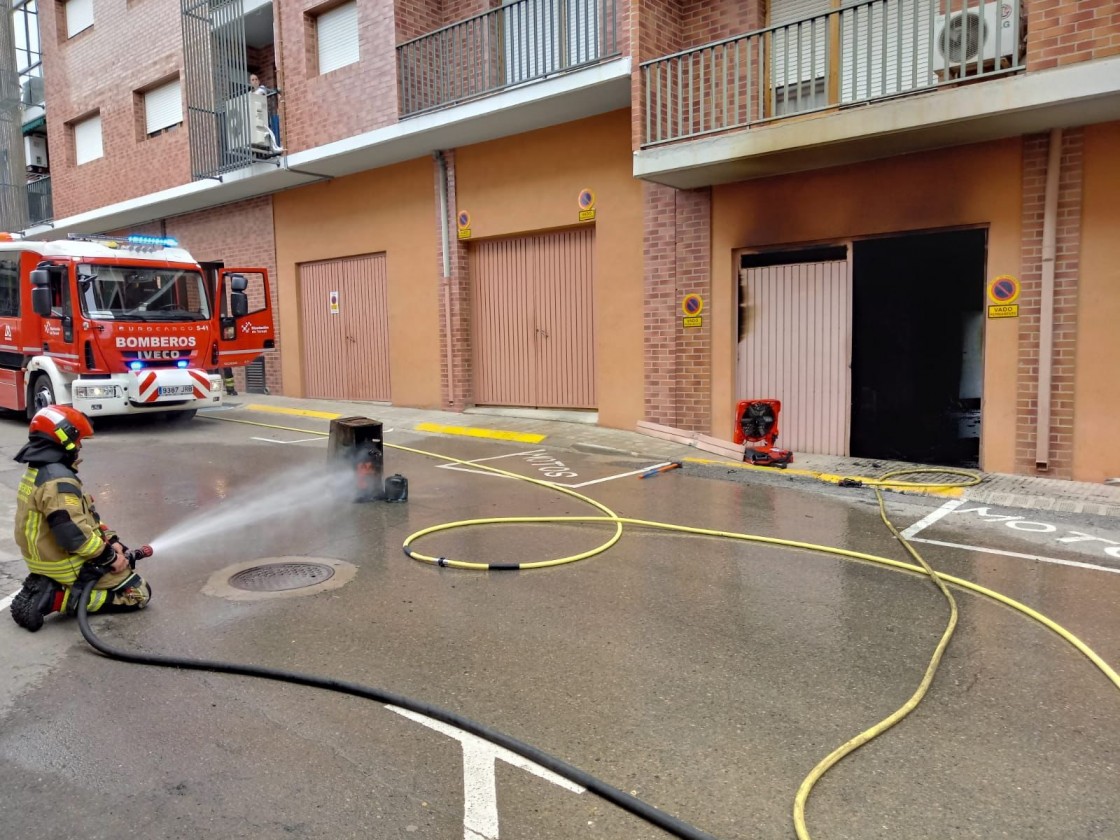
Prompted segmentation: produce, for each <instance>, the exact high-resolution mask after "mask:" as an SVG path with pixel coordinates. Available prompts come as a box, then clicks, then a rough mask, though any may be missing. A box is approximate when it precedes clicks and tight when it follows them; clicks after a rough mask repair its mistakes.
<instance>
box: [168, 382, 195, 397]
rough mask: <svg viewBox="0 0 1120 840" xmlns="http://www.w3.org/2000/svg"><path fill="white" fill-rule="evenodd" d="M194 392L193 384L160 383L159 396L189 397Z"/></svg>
mask: <svg viewBox="0 0 1120 840" xmlns="http://www.w3.org/2000/svg"><path fill="white" fill-rule="evenodd" d="M192 394H194V386H193V385H160V386H159V395H160V396H161V397H189V396H191V395H192Z"/></svg>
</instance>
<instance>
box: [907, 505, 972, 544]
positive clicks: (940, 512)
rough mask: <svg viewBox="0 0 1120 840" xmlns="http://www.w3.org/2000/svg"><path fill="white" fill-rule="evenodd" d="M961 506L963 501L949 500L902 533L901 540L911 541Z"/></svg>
mask: <svg viewBox="0 0 1120 840" xmlns="http://www.w3.org/2000/svg"><path fill="white" fill-rule="evenodd" d="M963 504H964V499H950V500H949V501H947V502H946V503H945V504H943V505H942V506H941V507H939V508H938V509H937V510H935V511H934V512H933V513H931V514H929V515H928V516H926V517H925V518H924V519H919V520H918V521H917V522H915V523H914V524H913V525H911V526H910V527H909V528H907V529H906V530H905V531H903V532H902V538H903V539H906V540H909V539H913V538H914V537H915V536H917V534H919V533H920V532H922V531H924V530H925V529H926V528H928V527H929V526H930V525H932V524H933V523H934V522H936V521H937V520H938V519H941V518H942V517H943V516H948V515H949V514H950V513H952V512H953V511H954V510H956V509H957V508H959V507H960V506H961V505H963Z"/></svg>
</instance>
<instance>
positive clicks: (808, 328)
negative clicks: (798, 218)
mask: <svg viewBox="0 0 1120 840" xmlns="http://www.w3.org/2000/svg"><path fill="white" fill-rule="evenodd" d="M739 294H740V295H741V296H742V297H741V298H740V300H741V301H742V302H743V303H744V304H745V305H746V309H747V316H746V325H745V329H744V331H743V338H742V340H741V341H740V342H739V359H738V370H739V381H738V388H737V391H738V399H740V400H747V399H779V400H781V401H782V411H781V416H780V418H779V423H778V425H779V428H780V435H781V437H780V439H779V440H778V446H780V447H782V448H783V449H792V450H794V451H795V452H810V453H817V454H819V455H847V454H848V434H849V418H850V416H851V371H850V364H851V356H852V337H851V323H852V275H851V271H850V270H849V265H848V263H847V262H846V261H843V260H835V261H828V262H815V263H800V264H797V265H775V266H766V267H762V268H744V269H743V270H742V271H741V272H740V278H739Z"/></svg>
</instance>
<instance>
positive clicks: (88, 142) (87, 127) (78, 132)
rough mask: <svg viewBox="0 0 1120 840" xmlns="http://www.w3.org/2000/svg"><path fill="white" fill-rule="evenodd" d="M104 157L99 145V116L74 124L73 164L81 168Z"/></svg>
mask: <svg viewBox="0 0 1120 840" xmlns="http://www.w3.org/2000/svg"><path fill="white" fill-rule="evenodd" d="M104 156H105V150H104V148H102V145H101V115H100V114H95V115H94V116H92V117H90V118H89V119H85V120H82V121H81V122H77V123H74V162H75V163H76V164H78V166H81V165H82V164H83V163H89V162H90V161H91V160H97V159H98V158H99V157H104Z"/></svg>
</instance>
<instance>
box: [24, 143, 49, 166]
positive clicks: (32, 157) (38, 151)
mask: <svg viewBox="0 0 1120 840" xmlns="http://www.w3.org/2000/svg"><path fill="white" fill-rule="evenodd" d="M23 159H24V163H25V164H26V166H27V168H28V170H29V171H31V172H46V171H47V170H48V169H49V168H50V164H49V163H48V161H47V138H46V137H44V136H43V135H41V134H28V135H27V136H25V137H24V138H23Z"/></svg>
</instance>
